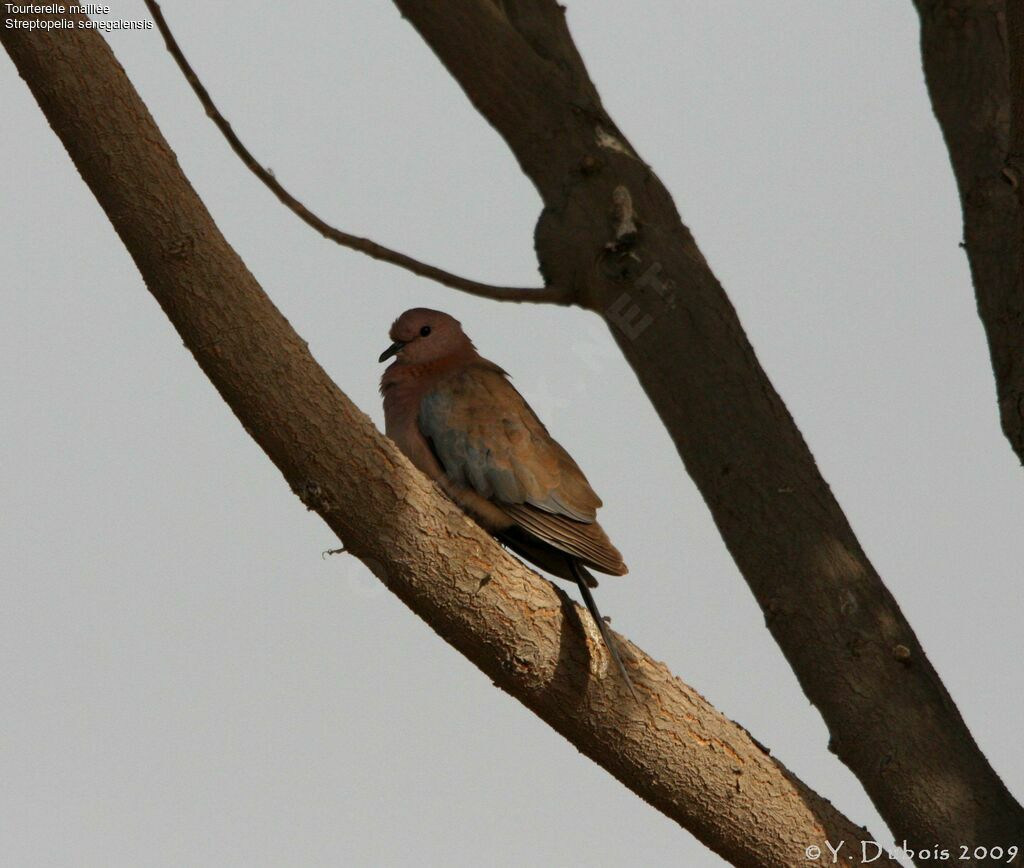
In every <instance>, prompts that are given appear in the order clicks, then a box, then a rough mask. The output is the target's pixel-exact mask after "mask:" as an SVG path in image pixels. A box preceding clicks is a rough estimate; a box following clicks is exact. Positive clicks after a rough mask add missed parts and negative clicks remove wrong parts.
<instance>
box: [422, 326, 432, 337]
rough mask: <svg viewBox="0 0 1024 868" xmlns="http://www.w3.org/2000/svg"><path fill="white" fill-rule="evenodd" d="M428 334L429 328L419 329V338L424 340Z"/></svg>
mask: <svg viewBox="0 0 1024 868" xmlns="http://www.w3.org/2000/svg"><path fill="white" fill-rule="evenodd" d="M429 334H430V326H423V328H421V329H420V337H421V338H425V337H426V336H427V335H429Z"/></svg>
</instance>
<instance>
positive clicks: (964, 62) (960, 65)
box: [915, 0, 1024, 464]
mask: <svg viewBox="0 0 1024 868" xmlns="http://www.w3.org/2000/svg"><path fill="white" fill-rule="evenodd" d="M915 5H916V6H917V10H918V13H919V14H920V16H921V54H922V57H923V60H924V70H925V77H926V79H927V82H928V92H929V94H930V95H931V100H932V108H933V109H934V111H935V117H936V118H937V119H938V121H939V126H940V127H941V128H942V133H943V136H944V137H945V140H946V147H947V148H948V149H949V156H950V160H951V162H952V164H953V173H954V175H955V176H956V181H957V186H958V188H959V190H960V202H961V206H962V208H963V216H964V246H965V247H966V249H967V259H968V262H969V263H970V266H971V277H972V279H973V282H974V292H975V295H976V296H977V299H978V314H979V316H980V317H981V322H982V325H984V327H985V334H986V336H987V337H988V347H989V354H990V355H991V358H992V370H993V372H994V373H995V379H996V395H997V399H998V402H999V418H1000V422H1001V424H1002V428H1003V433H1004V434H1005V435H1006V438H1007V439H1008V440H1009V441H1010V445H1011V446H1012V447H1013V450H1014V452H1016V453H1017V457H1018V459H1020V461H1021V463H1022V464H1024V337H1022V335H1024V70H1022V66H1024V20H1022V19H1024V9H1022V4H1021V2H1020V0H1007V2H1006V3H1003V2H998V3H994V2H991V0H915ZM1011 80H1012V81H1011Z"/></svg>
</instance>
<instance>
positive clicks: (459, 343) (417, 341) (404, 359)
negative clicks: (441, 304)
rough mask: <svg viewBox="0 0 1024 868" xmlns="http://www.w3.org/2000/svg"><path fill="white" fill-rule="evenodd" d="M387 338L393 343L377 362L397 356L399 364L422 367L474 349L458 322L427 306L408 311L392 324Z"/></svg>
mask: <svg viewBox="0 0 1024 868" xmlns="http://www.w3.org/2000/svg"><path fill="white" fill-rule="evenodd" d="M388 335H389V337H390V338H391V340H392V341H394V343H393V344H391V346H390V347H388V348H387V349H386V350H384V352H383V353H381V354H380V358H379V359H378V360H377V361H380V362H383V361H386V360H387V359H390V358H391V357H392V356H397V358H398V362H399V364H404V365H422V364H424V363H426V362H434V361H437V360H439V359H444V358H448V357H449V356H456V355H460V354H462V353H465V352H467V351H470V352H471V351H472V350H473V344H472V342H471V341H470V339H469V338H467V337H466V334H465V332H463V331H462V326H461V325H460V324H459V321H458V320H457V319H455V318H454V317H451V316H449V315H448V314H446V313H442V312H441V311H439V310H430V309H429V308H426V307H414V308H413V309H412V310H407V311H406V312H405V313H403V314H402V315H401V316H400V317H399V318H398V319H396V320H395V321H394V323H392V325H391V331H390V332H389V333H388Z"/></svg>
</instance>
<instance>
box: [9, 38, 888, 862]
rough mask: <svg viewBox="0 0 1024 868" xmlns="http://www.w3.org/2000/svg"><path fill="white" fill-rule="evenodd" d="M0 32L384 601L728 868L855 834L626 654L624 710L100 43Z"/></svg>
mask: <svg viewBox="0 0 1024 868" xmlns="http://www.w3.org/2000/svg"><path fill="white" fill-rule="evenodd" d="M0 36H2V39H3V43H4V45H5V47H6V49H7V51H8V52H9V54H10V55H11V57H12V58H13V60H14V62H15V64H16V65H17V67H18V69H19V71H20V73H21V75H22V77H23V78H24V79H25V81H26V82H27V83H28V85H29V87H30V88H31V90H32V92H33V94H34V95H35V97H36V99H37V101H38V102H39V105H40V107H41V108H42V110H43V112H44V113H45V115H46V117H47V118H48V120H49V121H50V124H51V125H52V127H53V128H54V130H55V132H56V133H57V135H58V136H59V137H60V138H61V140H62V142H63V143H64V145H65V147H66V148H67V150H68V152H69V154H70V155H71V158H72V160H73V161H74V163H75V165H76V167H77V168H78V170H79V172H80V173H81V175H82V177H83V178H84V179H85V181H86V183H87V184H88V185H89V187H90V188H91V189H92V191H93V193H94V194H95V195H96V198H97V200H98V201H99V203H100V205H101V206H102V207H103V209H104V211H105V212H106V214H107V216H108V217H109V218H110V220H111V222H112V224H113V225H114V228H115V230H116V231H117V233H118V235H119V236H120V237H121V239H122V241H123V242H124V244H125V246H126V247H127V248H128V250H129V252H130V253H131V255H132V257H133V258H134V260H135V262H136V264H137V266H138V268H139V270H140V272H141V273H142V275H143V277H144V279H145V281H146V285H147V286H148V288H149V290H150V292H151V293H152V294H153V296H154V297H155V298H156V300H157V301H158V302H159V304H160V305H161V307H162V308H163V310H164V311H165V312H166V314H167V316H168V317H169V319H170V320H171V322H172V323H173V325H174V327H175V328H176V329H177V331H178V333H179V334H180V336H181V338H182V340H183V341H184V343H185V345H186V347H188V349H189V350H190V351H191V352H192V354H193V355H194V357H195V359H196V361H197V362H198V364H199V365H200V367H201V368H202V369H203V371H204V372H205V373H206V374H207V376H208V377H209V378H210V380H211V382H212V383H213V384H214V386H215V387H216V388H217V390H218V391H219V393H220V394H221V395H222V396H223V398H224V400H225V401H226V402H227V403H228V405H229V406H230V407H231V409H232V411H233V412H234V413H235V415H236V416H237V417H238V419H239V421H240V422H241V423H242V425H243V426H244V427H245V429H246V431H247V432H248V433H249V434H250V435H251V436H252V437H253V439H254V440H256V442H257V443H258V444H259V445H260V447H261V448H262V449H263V450H264V451H265V452H266V454H267V455H268V456H269V458H270V459H271V460H272V461H273V462H274V463H275V464H276V465H277V467H278V468H279V469H280V470H281V472H282V474H283V475H284V477H285V479H286V480H287V482H288V484H289V485H290V486H291V488H292V490H293V491H295V492H296V494H297V495H298V496H299V497H300V498H301V500H302V501H303V503H304V504H305V505H306V506H307V507H308V508H309V509H312V510H315V511H316V512H317V513H318V514H319V515H320V516H321V517H322V518H323V519H324V521H325V522H326V523H327V524H328V525H329V526H330V527H331V529H332V530H334V531H335V532H336V533H337V534H338V536H339V538H340V539H341V540H342V541H343V543H344V544H345V546H346V547H347V549H348V551H350V552H351V553H352V554H354V555H356V556H358V557H360V558H361V559H362V560H364V561H365V562H366V563H367V564H368V565H369V566H370V567H371V569H373V570H374V572H375V573H376V574H377V575H378V576H379V577H380V579H381V580H382V581H383V582H384V583H385V584H386V585H387V587H388V588H390V589H391V590H392V591H393V592H394V593H395V594H397V595H398V596H399V597H400V598H401V599H402V600H403V601H404V602H405V603H406V604H408V605H409V607H410V608H412V609H413V611H415V612H416V613H417V614H419V615H420V616H421V617H422V618H423V619H424V620H425V621H427V623H428V624H429V625H430V626H431V627H432V628H433V629H434V630H436V631H437V632H438V633H439V634H440V635H441V636H442V637H443V638H444V639H445V640H446V641H448V642H449V643H451V644H452V645H453V646H454V647H455V648H457V649H458V650H459V651H461V652H462V653H463V654H464V655H465V656H466V657H468V658H469V659H470V660H471V661H472V662H473V663H474V664H475V665H476V666H478V667H479V668H480V669H481V670H483V671H484V672H485V673H486V674H487V675H488V676H489V677H490V678H491V679H493V680H494V682H495V683H496V684H497V685H498V686H499V687H501V688H502V689H504V690H506V691H508V692H509V693H510V694H511V695H513V696H514V697H516V698H517V699H519V700H520V701H522V702H523V703H524V704H525V705H527V706H528V707H529V708H531V709H532V710H533V711H534V712H536V713H537V714H538V715H539V716H540V717H541V718H542V719H544V720H545V721H547V722H548V723H549V724H550V725H551V726H553V727H554V728H555V729H556V730H558V731H559V732H560V733H562V734H563V735H564V736H565V737H566V738H567V739H569V740H570V741H571V742H572V743H573V744H574V745H575V746H576V747H577V748H578V749H579V750H581V751H582V752H583V753H585V754H587V755H588V756H590V757H591V758H592V759H594V760H595V761H596V762H598V763H599V764H601V765H602V766H604V767H605V768H606V769H607V770H608V771H610V772H611V773H612V774H613V775H615V776H616V777H617V778H619V780H621V781H622V782H623V783H624V784H626V785H627V786H628V787H630V788H631V789H633V790H634V792H636V793H637V794H638V795H640V796H641V797H642V798H644V799H645V800H647V801H648V802H650V803H651V804H652V805H653V806H654V807H656V808H658V809H659V810H660V811H662V812H664V813H665V814H666V815H668V816H669V817H671V818H672V819H673V820H675V821H676V822H678V823H680V824H681V825H682V826H684V827H685V828H687V829H689V830H690V831H691V832H693V833H694V834H695V835H696V836H697V837H698V838H699V839H700V840H701V841H703V842H704V843H705V844H707V845H708V846H709V847H711V848H712V849H713V850H715V851H716V852H718V853H720V854H721V855H722V856H723V857H725V858H726V859H728V860H730V861H732V862H733V863H735V864H737V865H751V866H773V865H777V866H789V865H794V864H799V863H801V862H802V861H803V859H804V848H805V847H807V846H809V845H812V844H813V845H817V846H819V847H821V848H822V852H826V851H825V849H824V848H825V841H826V839H830V840H832V841H834V842H835V841H838V840H843V839H845V840H846V841H848V842H849V841H855V840H858V839H860V838H861V837H866V833H865V832H864V831H863V830H861V829H858V828H857V827H856V826H854V825H853V824H852V823H850V822H849V821H848V820H846V819H845V818H843V817H842V816H841V815H840V814H839V813H838V812H837V811H835V809H834V808H832V806H831V805H830V804H828V802H826V801H825V800H823V799H822V798H820V797H819V796H817V795H816V794H814V793H813V792H811V791H810V790H809V789H808V788H807V787H806V786H805V785H803V784H802V783H801V782H799V781H798V780H796V779H795V778H794V777H793V776H792V775H791V774H790V773H789V772H788V771H787V770H786V769H785V768H784V767H783V766H782V765H781V764H780V763H779V762H777V761H776V760H774V759H772V758H771V757H770V756H769V755H768V754H767V752H766V751H764V750H763V749H762V748H760V747H759V746H758V745H757V744H756V743H755V742H754V741H753V740H752V739H751V738H750V737H749V735H748V734H747V732H746V731H745V730H744V729H743V728H742V727H740V726H738V725H736V724H735V723H733V722H731V721H729V720H727V719H726V718H724V717H723V716H722V715H720V714H719V713H718V712H716V711H715V710H714V709H713V708H712V707H711V706H710V705H708V703H707V702H706V701H705V700H704V699H703V698H702V697H701V696H700V695H699V694H697V693H696V692H695V691H693V690H691V689H690V688H688V687H687V686H686V685H684V684H683V683H682V682H680V681H679V680H678V679H676V678H674V677H673V676H672V675H671V673H669V672H668V670H667V669H666V668H665V667H664V666H663V665H662V664H660V663H658V662H656V661H654V660H651V659H650V658H649V657H647V656H646V655H645V654H643V652H641V651H640V650H639V649H637V648H635V647H633V646H627V647H629V648H630V650H631V652H632V654H631V656H632V658H633V663H632V667H631V668H632V670H633V672H634V673H635V678H636V681H637V682H638V686H639V688H640V690H641V691H642V693H643V694H644V696H645V704H644V705H643V706H641V707H637V706H635V705H634V704H632V703H631V702H630V701H629V699H628V697H627V694H626V693H625V691H624V689H623V687H622V685H621V683H620V681H619V680H618V679H617V678H616V676H615V674H614V672H610V673H609V670H608V666H607V663H608V661H607V657H606V656H605V654H604V653H603V651H602V646H601V640H600V637H599V635H598V634H597V632H596V630H595V628H594V625H593V624H592V622H589V621H587V620H586V619H585V616H582V615H581V610H578V609H577V608H575V607H574V606H572V605H571V604H570V603H569V602H568V600H567V599H566V597H565V596H564V595H563V594H561V593H559V592H557V591H556V590H555V588H554V587H553V586H552V585H551V584H549V583H547V582H545V581H543V580H542V579H540V578H539V577H538V576H537V575H536V574H534V573H532V572H531V571H530V570H529V569H527V568H525V567H524V566H523V565H522V564H520V563H519V562H518V561H516V560H515V559H514V558H512V557H511V556H509V555H508V554H507V553H505V552H504V551H503V550H502V549H501V548H500V547H499V546H498V545H497V544H496V543H495V542H494V541H493V540H492V539H491V538H490V537H489V536H488V535H487V534H486V533H485V532H484V531H482V530H481V529H480V528H479V527H478V526H477V525H475V524H474V523H472V522H471V521H470V520H469V519H468V518H466V516H465V515H464V514H463V513H462V512H461V511H459V509H458V508H457V507H455V505H454V504H452V503H451V502H450V501H449V500H447V499H446V498H445V497H444V496H443V495H442V494H440V492H439V491H437V490H436V489H435V488H434V487H432V485H431V484H430V483H429V482H428V481H427V480H426V478H425V477H423V476H422V475H421V474H419V473H418V472H416V471H415V470H414V469H413V468H412V466H411V465H410V464H409V463H408V462H407V461H406V459H405V458H404V457H403V456H402V455H401V454H400V453H399V452H398V451H397V449H396V448H395V447H394V445H393V444H391V442H390V441H388V440H387V439H386V438H384V437H383V436H382V435H381V434H379V433H378V432H377V431H376V429H375V428H374V427H373V425H372V423H371V422H370V421H369V419H368V418H367V417H366V416H365V415H364V414H363V413H361V412H360V411H359V410H358V408H356V407H355V406H354V405H353V404H352V403H351V402H350V401H349V400H348V399H347V398H346V396H345V395H344V394H343V393H342V392H341V391H340V390H339V389H338V387H337V386H336V385H335V384H334V383H333V382H332V381H331V380H330V379H329V378H328V377H327V375H326V374H325V372H324V371H323V370H322V369H321V368H320V366H319V365H318V364H317V363H316V361H315V360H314V359H313V358H312V356H311V355H310V353H309V350H308V348H307V346H306V344H305V342H304V341H302V340H301V338H300V337H299V336H298V335H297V334H296V333H295V332H294V331H293V330H292V328H291V326H290V325H289V324H288V322H287V320H286V319H285V318H284V317H283V316H282V314H281V313H280V311H278V310H277V309H276V308H275V306H274V305H273V303H272V302H271V301H270V299H269V298H268V297H267V296H266V294H265V293H264V292H263V290H262V289H261V288H260V286H259V285H258V284H257V282H256V281H255V279H254V278H253V276H252V275H251V274H250V273H249V271H248V270H247V269H246V267H245V265H244V263H243V262H242V261H241V260H240V258H239V257H238V255H237V254H236V253H235V252H234V250H232V248H231V247H230V246H229V245H228V243H227V242H226V241H225V239H224V238H223V236H222V235H221V234H220V232H219V230H218V229H217V227H216V225H215V224H214V222H213V220H212V219H211V217H210V215H209V213H208V212H207V211H206V209H205V207H204V206H203V204H202V202H201V201H200V200H199V198H198V197H197V196H196V194H195V191H194V190H193V189H192V187H191V186H190V184H189V183H188V181H187V179H186V178H185V176H184V175H183V174H182V172H181V169H180V167H179V166H178V163H177V160H176V159H175V156H174V154H173V153H172V152H171V150H170V148H169V146H168V145H167V143H166V141H165V140H164V139H163V137H162V136H161V134H160V132H159V130H158V129H157V127H156V125H155V124H154V122H153V120H152V118H151V117H150V115H149V113H148V112H147V110H146V108H145V106H144V104H143V103H142V101H141V100H140V98H139V96H138V94H137V93H136V92H135V90H134V88H133V87H132V86H131V84H130V82H129V81H128V79H127V77H126V76H125V75H124V72H123V70H121V68H120V66H119V65H118V64H117V62H116V60H115V59H114V57H113V55H112V54H111V52H110V50H109V48H108V47H107V45H106V43H105V42H104V41H103V39H102V38H101V37H100V36H99V35H98V34H97V33H95V32H94V31H81V30H74V31H56V32H39V31H35V32H27V31H21V30H8V29H3V30H0ZM55 205H56V203H55ZM585 625H587V626H585ZM623 641H624V640H623ZM606 676H607V677H606ZM873 864H893V863H887V862H883V861H881V860H880V861H879V862H878V863H873Z"/></svg>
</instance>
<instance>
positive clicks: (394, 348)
mask: <svg viewBox="0 0 1024 868" xmlns="http://www.w3.org/2000/svg"><path fill="white" fill-rule="evenodd" d="M404 346H405V341H395V342H394V343H393V344H392V345H391V346H390V347H388V348H387V349H386V350H384V352H382V353H381V354H380V358H379V359H377V361H378V362H386V361H387V360H388V359H390V358H391V357H392V356H393V355H395V354H396V353H398V352H400V351H401V349H402V347H404Z"/></svg>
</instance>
